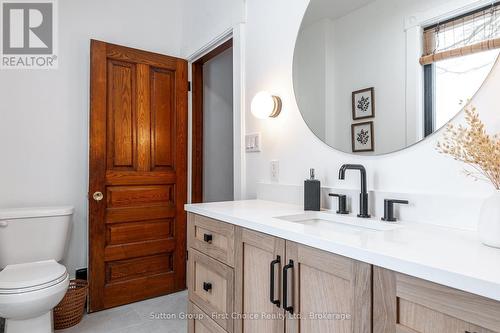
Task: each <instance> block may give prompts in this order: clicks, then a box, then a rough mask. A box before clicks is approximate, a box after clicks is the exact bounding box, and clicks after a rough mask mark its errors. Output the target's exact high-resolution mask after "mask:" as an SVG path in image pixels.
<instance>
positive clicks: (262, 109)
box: [251, 91, 281, 119]
mask: <svg viewBox="0 0 500 333" xmlns="http://www.w3.org/2000/svg"><path fill="white" fill-rule="evenodd" d="M251 110H252V114H253V115H254V116H255V117H257V118H259V119H266V118H276V117H277V116H278V115H279V114H280V112H281V98H279V97H278V96H274V95H271V94H270V93H268V92H267V91H261V92H259V93H258V94H257V95H255V96H254V98H253V99H252V105H251Z"/></svg>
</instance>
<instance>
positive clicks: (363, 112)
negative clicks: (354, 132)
mask: <svg viewBox="0 0 500 333" xmlns="http://www.w3.org/2000/svg"><path fill="white" fill-rule="evenodd" d="M373 117H375V88H373V87H372V88H368V89H363V90H358V91H354V92H353V93H352V119H354V120H359V119H366V118H373Z"/></svg>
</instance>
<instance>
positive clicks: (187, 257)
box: [186, 250, 189, 261]
mask: <svg viewBox="0 0 500 333" xmlns="http://www.w3.org/2000/svg"><path fill="white" fill-rule="evenodd" d="M188 260H189V251H188V250H186V261H188Z"/></svg>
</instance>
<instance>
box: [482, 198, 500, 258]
mask: <svg viewBox="0 0 500 333" xmlns="http://www.w3.org/2000/svg"><path fill="white" fill-rule="evenodd" d="M478 231H479V238H480V239H481V242H483V244H485V245H488V246H492V247H496V248H500V190H497V191H496V192H495V194H493V195H492V196H490V197H489V198H488V199H486V201H485V202H484V203H483V206H482V207H481V215H480V217H479V228H478Z"/></svg>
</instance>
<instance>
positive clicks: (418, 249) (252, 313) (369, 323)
mask: <svg viewBox="0 0 500 333" xmlns="http://www.w3.org/2000/svg"><path fill="white" fill-rule="evenodd" d="M186 210H187V211H188V212H189V213H188V251H189V255H188V288H189V307H190V309H189V311H190V313H192V314H194V315H195V317H193V318H191V320H190V321H189V332H195V333H200V332H217V333H219V332H220V333H222V332H315V333H316V332H356V333H368V332H373V333H492V332H497V333H498V332H500V267H499V265H498V263H499V262H500V251H499V250H498V249H493V248H488V247H486V246H484V245H481V244H480V243H479V242H478V241H477V239H476V237H477V236H476V235H475V233H472V232H467V231H459V230H453V229H445V228H441V227H436V226H431V225H425V224H416V223H405V222H403V223H401V224H396V225H393V224H387V223H383V222H379V221H376V220H374V219H373V220H366V219H358V218H356V217H351V216H348V217H339V216H337V215H335V214H332V213H330V212H320V213H317V212H307V213H304V211H302V209H301V207H299V206H294V205H288V204H281V203H275V202H269V201H261V200H251V201H235V202H225V203H210V204H196V205H187V206H186Z"/></svg>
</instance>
